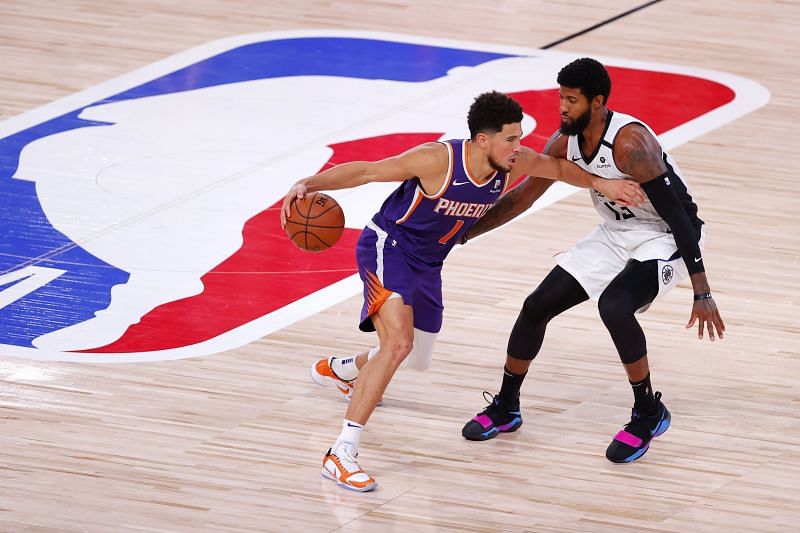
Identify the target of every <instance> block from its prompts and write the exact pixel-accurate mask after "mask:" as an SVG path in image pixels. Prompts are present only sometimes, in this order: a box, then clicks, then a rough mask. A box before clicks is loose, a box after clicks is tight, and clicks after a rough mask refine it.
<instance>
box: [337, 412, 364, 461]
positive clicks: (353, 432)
mask: <svg viewBox="0 0 800 533" xmlns="http://www.w3.org/2000/svg"><path fill="white" fill-rule="evenodd" d="M363 430H364V426H362V425H361V424H359V423H358V422H353V421H352V420H348V419H346V418H345V419H344V420H343V421H342V432H341V433H339V438H338V439H336V444H334V445H333V449H334V451H336V448H337V447H338V446H339V445H340V444H343V443H347V444H350V445H351V446H352V447H353V448H354V450H355V452H356V453H358V444H359V442H360V441H361V432H362V431H363Z"/></svg>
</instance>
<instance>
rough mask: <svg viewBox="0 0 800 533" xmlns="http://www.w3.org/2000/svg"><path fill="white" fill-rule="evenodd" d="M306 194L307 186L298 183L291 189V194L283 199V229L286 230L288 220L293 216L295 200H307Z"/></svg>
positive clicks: (287, 194)
mask: <svg viewBox="0 0 800 533" xmlns="http://www.w3.org/2000/svg"><path fill="white" fill-rule="evenodd" d="M306 192H308V189H307V188H306V186H305V185H304V184H302V183H300V182H299V181H298V182H297V183H295V184H294V185H292V188H291V189H289V192H287V193H286V196H284V197H283V205H282V206H281V227H282V228H283V229H286V219H288V218H289V216H290V215H291V214H292V212H291V210H292V203H293V202H294V201H295V200H302V199H303V198H305V196H306Z"/></svg>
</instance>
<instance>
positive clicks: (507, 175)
mask: <svg viewBox="0 0 800 533" xmlns="http://www.w3.org/2000/svg"><path fill="white" fill-rule="evenodd" d="M505 174H506V184H505V185H503V190H502V191H500V196H502V195H504V194H505V193H506V191H507V190H508V187H509V185H511V172H506V173H505ZM520 178H522V176H520Z"/></svg>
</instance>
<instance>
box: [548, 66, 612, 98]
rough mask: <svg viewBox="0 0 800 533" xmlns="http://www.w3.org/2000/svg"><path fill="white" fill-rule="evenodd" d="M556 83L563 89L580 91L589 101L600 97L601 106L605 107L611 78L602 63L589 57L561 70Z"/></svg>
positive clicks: (609, 92) (609, 91)
mask: <svg viewBox="0 0 800 533" xmlns="http://www.w3.org/2000/svg"><path fill="white" fill-rule="evenodd" d="M556 81H558V84H559V85H562V86H564V87H569V88H570V89H580V91H581V92H582V93H583V95H584V96H585V97H586V98H587V99H588V100H589V101H591V100H592V99H594V97H595V96H597V95H601V96H602V97H603V105H606V102H607V101H608V96H609V95H610V94H611V78H610V77H609V75H608V71H607V70H606V68H605V67H604V66H603V65H602V63H600V62H599V61H597V60H596V59H592V58H591V57H582V58H580V59H576V60H575V61H573V62H572V63H570V64H569V65H567V66H565V67H564V68H562V69H561V70H560V71H559V73H558V78H556Z"/></svg>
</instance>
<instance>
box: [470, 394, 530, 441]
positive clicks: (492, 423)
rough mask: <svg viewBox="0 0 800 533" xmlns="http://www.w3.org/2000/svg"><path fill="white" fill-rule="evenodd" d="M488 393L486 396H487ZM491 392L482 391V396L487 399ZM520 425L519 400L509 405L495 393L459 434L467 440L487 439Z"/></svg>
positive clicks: (513, 429) (508, 431) (510, 430)
mask: <svg viewBox="0 0 800 533" xmlns="http://www.w3.org/2000/svg"><path fill="white" fill-rule="evenodd" d="M487 395H488V398H487ZM491 396H492V395H491V393H489V392H486V391H484V392H483V397H484V398H486V400H487V401H489V398H491ZM521 425H522V414H521V413H520V410H519V400H517V402H516V404H515V405H510V404H508V403H506V402H505V401H503V400H501V399H500V395H499V394H498V395H496V396H495V397H494V398H492V399H491V401H490V403H489V405H488V406H487V407H486V409H484V410H483V411H481V412H480V413H478V414H477V415H475V417H474V418H473V419H472V420H470V421H469V422H467V423H466V425H465V426H464V429H462V430H461V435H463V436H464V438H465V439H468V440H489V439H491V438H494V437H496V436H497V434H498V433H510V432H512V431H516V430H517V429H518V428H519V427H520V426H521Z"/></svg>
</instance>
